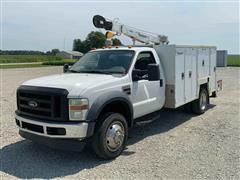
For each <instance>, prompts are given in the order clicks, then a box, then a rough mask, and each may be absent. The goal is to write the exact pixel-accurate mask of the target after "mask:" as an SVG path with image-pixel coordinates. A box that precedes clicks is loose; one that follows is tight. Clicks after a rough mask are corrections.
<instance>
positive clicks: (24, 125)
mask: <svg viewBox="0 0 240 180" xmlns="http://www.w3.org/2000/svg"><path fill="white" fill-rule="evenodd" d="M15 119H16V124H17V126H18V128H19V130H20V131H22V132H27V133H31V134H35V135H39V136H43V137H49V138H61V139H63V138H64V139H84V138H86V137H90V136H91V135H92V134H93V131H94V126H95V123H94V122H91V123H90V122H89V123H88V122H46V121H35V120H32V119H29V118H24V117H21V116H18V115H17V114H16V115H15Z"/></svg>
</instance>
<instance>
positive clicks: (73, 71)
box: [68, 69, 80, 73]
mask: <svg viewBox="0 0 240 180" xmlns="http://www.w3.org/2000/svg"><path fill="white" fill-rule="evenodd" d="M68 72H72V73H80V72H79V71H75V70H71V69H70V70H68Z"/></svg>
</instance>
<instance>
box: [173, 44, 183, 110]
mask: <svg viewBox="0 0 240 180" xmlns="http://www.w3.org/2000/svg"><path fill="white" fill-rule="evenodd" d="M184 56H185V52H184V48H176V59H175V61H176V62H175V63H176V65H175V68H176V69H175V107H178V106H181V105H182V104H184V102H185V93H184V91H185V90H184V89H185V87H184V81H185V70H184V64H185V63H184Z"/></svg>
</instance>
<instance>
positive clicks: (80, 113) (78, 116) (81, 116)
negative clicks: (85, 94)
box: [69, 99, 89, 121]
mask: <svg viewBox="0 0 240 180" xmlns="http://www.w3.org/2000/svg"><path fill="white" fill-rule="evenodd" d="M88 107H89V106H88V99H69V119H70V120H75V121H79V120H85V118H86V114H87V111H88Z"/></svg>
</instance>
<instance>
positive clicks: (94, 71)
mask: <svg viewBox="0 0 240 180" xmlns="http://www.w3.org/2000/svg"><path fill="white" fill-rule="evenodd" d="M81 72H82V73H97V74H111V73H110V72H106V71H97V70H91V71H81Z"/></svg>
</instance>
